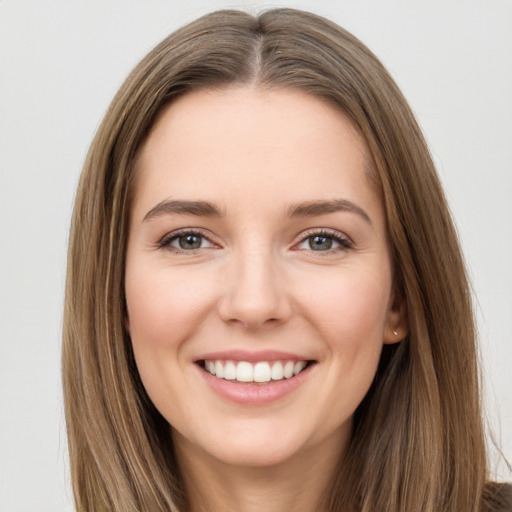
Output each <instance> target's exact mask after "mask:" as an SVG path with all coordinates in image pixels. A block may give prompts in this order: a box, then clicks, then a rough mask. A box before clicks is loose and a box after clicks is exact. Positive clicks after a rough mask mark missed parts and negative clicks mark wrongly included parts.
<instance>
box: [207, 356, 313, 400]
mask: <svg viewBox="0 0 512 512" xmlns="http://www.w3.org/2000/svg"><path fill="white" fill-rule="evenodd" d="M313 366H315V365H314V364H310V365H309V366H308V367H307V368H306V369H304V370H302V371H301V372H300V373H299V374H298V375H295V376H294V377H290V378H289V379H283V380H275V381H272V380H271V381H270V382H268V383H264V384H259V383H254V382H252V383H251V382H250V383H245V382H238V381H236V380H226V379H219V378H217V377H215V376H213V375H212V374H211V373H209V372H207V371H206V370H204V369H203V368H201V367H199V366H198V369H199V371H200V372H201V375H202V377H203V379H204V380H205V381H206V383H207V384H208V385H209V386H210V388H211V389H212V390H213V391H214V392H215V393H217V395H219V396H220V397H222V398H224V399H226V400H229V401H231V402H235V403H238V404H244V405H265V404H269V403H271V402H275V401H277V400H280V399H281V398H284V397H285V396H287V395H289V394H290V393H292V392H293V391H295V390H296V389H297V388H298V387H300V386H301V385H302V384H303V383H304V382H305V380H306V379H307V378H308V376H309V374H310V373H311V370H312V368H313Z"/></svg>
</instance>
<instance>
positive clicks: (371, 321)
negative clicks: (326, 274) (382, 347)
mask: <svg viewBox="0 0 512 512" xmlns="http://www.w3.org/2000/svg"><path fill="white" fill-rule="evenodd" d="M311 284H312V285H313V284H314V283H311ZM305 289H316V293H314V294H311V293H309V294H308V293H304V292H303V293H302V300H301V302H302V304H303V311H304V312H305V314H306V315H309V319H310V321H311V322H312V323H314V324H315V325H316V326H317V327H318V329H319V330H321V331H322V332H323V333H324V335H325V337H326V338H327V339H329V340H330V342H331V344H333V345H334V346H341V347H345V348H346V349H350V348H351V347H352V348H353V349H354V350H358V349H361V348H364V346H365V345H368V344H370V345H371V344H375V343H377V344H382V342H383V336H384V329H385V326H386V322H387V316H388V307H389V299H390V294H391V279H390V277H388V275H387V273H386V272H382V273H367V272H364V271H359V272H358V269H346V270H343V271H340V272H339V273H338V274H336V275H334V276H332V275H331V276H330V278H329V279H325V280H323V281H320V282H318V281H317V282H316V285H315V287H314V288H313V287H312V286H307V287H306V288H305ZM308 312H309V313H308Z"/></svg>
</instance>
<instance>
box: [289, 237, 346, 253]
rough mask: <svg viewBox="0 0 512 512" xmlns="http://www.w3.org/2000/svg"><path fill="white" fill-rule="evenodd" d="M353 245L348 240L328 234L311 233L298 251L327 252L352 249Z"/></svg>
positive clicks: (301, 243)
mask: <svg viewBox="0 0 512 512" xmlns="http://www.w3.org/2000/svg"><path fill="white" fill-rule="evenodd" d="M352 246H353V244H352V242H351V241H350V240H349V239H348V238H344V237H342V236H340V235H338V234H335V233H330V232H319V233H313V234H310V235H309V236H307V237H306V238H304V239H303V240H302V241H301V242H300V243H299V245H298V246H297V248H298V249H302V250H309V251H315V252H329V251H337V250H343V249H350V248H352Z"/></svg>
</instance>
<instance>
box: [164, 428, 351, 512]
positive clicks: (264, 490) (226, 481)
mask: <svg viewBox="0 0 512 512" xmlns="http://www.w3.org/2000/svg"><path fill="white" fill-rule="evenodd" d="M173 437H175V441H177V442H176V443H175V447H176V456H177V459H178V463H179V466H180V469H181V472H182V475H183V483H184V486H185V492H186V495H187V497H188V508H187V512H261V511H262V510H264V511H265V512H282V511H283V510H286V511H287V512H311V511H315V512H323V511H327V503H326V500H327V499H328V493H329V487H330V484H331V480H332V478H333V475H334V474H335V472H336V470H337V468H338V464H339V460H340V457H341V455H342V449H341V446H340V443H338V442H336V443H335V445H333V446H332V449H331V450H330V451H325V450H313V449H312V450H310V451H309V452H308V453H301V454H300V455H297V456H294V457H292V458H290V459H288V460H286V461H284V462H282V463H280V464H277V465H273V466H264V467H260V466H242V467H240V466H233V465H230V464H226V463H224V462H222V461H219V460H218V459H215V458H213V457H210V456H208V455H205V454H204V453H200V454H199V453H197V451H196V448H195V447H194V446H191V445H190V444H189V443H187V441H186V440H184V439H183V438H182V439H176V437H179V435H176V434H175V435H174V436H173ZM320 452H321V453H320ZM326 454H327V455H326Z"/></svg>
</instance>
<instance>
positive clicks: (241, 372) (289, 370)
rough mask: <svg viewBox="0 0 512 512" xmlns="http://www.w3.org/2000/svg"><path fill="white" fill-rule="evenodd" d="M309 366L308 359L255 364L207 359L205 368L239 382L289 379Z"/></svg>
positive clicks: (219, 375)
mask: <svg viewBox="0 0 512 512" xmlns="http://www.w3.org/2000/svg"><path fill="white" fill-rule="evenodd" d="M306 366H307V362H306V361H297V362H295V361H286V362H285V363H284V364H283V362H281V361H275V362H274V363H271V362H267V361H260V362H258V363H256V364H254V366H253V365H252V363H249V362H247V361H238V362H236V361H222V360H219V359H218V360H216V361H212V360H206V361H205V362H204V368H205V370H206V371H208V372H209V373H211V374H212V375H215V376H216V377H218V378H219V379H226V380H237V381H238V382H259V383H263V382H270V381H271V380H283V379H289V378H291V377H293V376H294V375H297V374H299V373H300V372H301V371H302V370H304V368H305V367H306Z"/></svg>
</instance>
